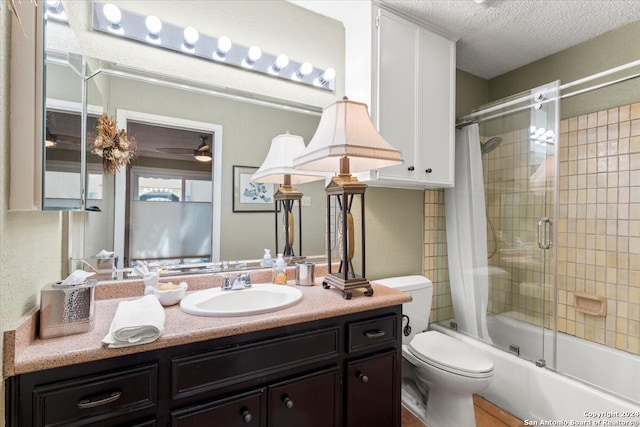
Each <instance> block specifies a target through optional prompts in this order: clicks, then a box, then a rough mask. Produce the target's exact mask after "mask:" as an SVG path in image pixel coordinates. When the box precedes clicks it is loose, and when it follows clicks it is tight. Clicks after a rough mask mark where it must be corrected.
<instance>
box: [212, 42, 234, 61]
mask: <svg viewBox="0 0 640 427" xmlns="http://www.w3.org/2000/svg"><path fill="white" fill-rule="evenodd" d="M232 47H233V43H231V39H230V38H229V37H227V36H222V37H220V38H219V39H218V44H217V45H216V51H215V52H213V59H217V60H220V61H223V60H224V58H225V57H226V56H227V52H229V51H230V50H231V48H232Z"/></svg>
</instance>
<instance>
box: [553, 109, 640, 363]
mask: <svg viewBox="0 0 640 427" xmlns="http://www.w3.org/2000/svg"><path fill="white" fill-rule="evenodd" d="M559 156H560V157H559V159H560V199H559V202H560V204H559V209H560V218H559V221H558V329H559V330H560V331H562V332H566V333H568V334H571V335H575V336H578V337H581V338H586V339H588V340H592V341H596V342H599V343H603V344H606V345H608V346H610V347H615V348H618V349H621V350H626V351H629V352H631V353H635V354H640V103H638V104H632V105H624V106H620V107H618V108H612V109H609V110H603V111H597V112H593V113H591V114H585V115H581V116H578V117H572V118H569V119H566V120H562V121H561V123H560V150H559ZM576 292H580V293H586V294H589V295H596V296H603V297H606V299H607V314H606V316H592V315H588V314H585V313H582V312H578V311H576V310H575V305H574V295H575V293H576Z"/></svg>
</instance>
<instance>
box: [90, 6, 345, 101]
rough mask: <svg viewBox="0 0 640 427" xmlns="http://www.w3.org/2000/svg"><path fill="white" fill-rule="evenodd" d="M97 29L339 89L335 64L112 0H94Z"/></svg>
mask: <svg viewBox="0 0 640 427" xmlns="http://www.w3.org/2000/svg"><path fill="white" fill-rule="evenodd" d="M114 8H115V9H114ZM116 10H117V12H116ZM93 29H94V30H97V31H102V32H104V33H106V34H110V35H113V36H118V37H124V38H127V39H130V40H135V41H138V42H142V43H145V44H147V45H150V46H155V47H161V48H164V49H169V50H173V51H175V52H179V53H182V54H186V55H193V56H197V57H199V58H203V59H206V60H208V61H211V62H215V63H219V64H226V65H231V66H235V67H238V68H242V69H244V70H247V71H255V72H258V73H262V74H266V75H269V76H274V77H280V78H283V79H287V80H289V81H292V82H295V83H302V84H306V85H309V86H314V87H317V88H320V89H325V90H330V91H333V90H335V76H336V72H335V70H334V69H333V68H327V69H326V70H322V69H319V68H315V67H314V66H313V65H312V64H311V63H309V62H296V61H292V60H290V59H289V58H288V57H287V56H286V55H284V54H280V55H273V54H270V53H267V52H263V51H262V50H261V49H260V48H259V47H258V46H255V45H254V46H240V45H237V44H235V43H233V42H232V41H231V40H230V39H229V38H228V37H226V36H221V37H218V38H216V37H211V36H208V35H206V34H202V33H200V32H198V30H197V29H196V28H194V27H185V28H183V27H178V26H176V25H172V24H170V23H167V22H162V21H161V20H160V19H159V18H158V17H156V16H142V15H138V14H136V13H133V12H129V11H126V10H123V9H120V8H118V7H117V6H115V5H113V4H111V3H99V2H94V3H93Z"/></svg>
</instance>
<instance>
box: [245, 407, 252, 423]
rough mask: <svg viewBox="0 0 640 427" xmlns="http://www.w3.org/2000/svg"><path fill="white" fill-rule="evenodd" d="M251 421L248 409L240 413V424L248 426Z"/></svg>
mask: <svg viewBox="0 0 640 427" xmlns="http://www.w3.org/2000/svg"><path fill="white" fill-rule="evenodd" d="M251 420H253V417H252V416H251V412H249V410H248V409H245V410H244V411H243V412H242V422H243V423H245V424H249V423H250V422H251Z"/></svg>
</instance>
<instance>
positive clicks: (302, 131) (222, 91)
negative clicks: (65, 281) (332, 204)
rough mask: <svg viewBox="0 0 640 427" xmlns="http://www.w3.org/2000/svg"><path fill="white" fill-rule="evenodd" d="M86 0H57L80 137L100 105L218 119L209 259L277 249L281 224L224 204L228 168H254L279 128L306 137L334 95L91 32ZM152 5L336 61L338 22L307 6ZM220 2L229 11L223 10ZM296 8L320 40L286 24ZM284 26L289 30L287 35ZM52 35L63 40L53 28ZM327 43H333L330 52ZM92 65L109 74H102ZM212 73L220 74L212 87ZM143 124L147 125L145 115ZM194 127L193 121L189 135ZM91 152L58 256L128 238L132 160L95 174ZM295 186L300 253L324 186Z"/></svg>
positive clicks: (340, 56) (309, 248) (82, 254)
mask: <svg viewBox="0 0 640 427" xmlns="http://www.w3.org/2000/svg"><path fill="white" fill-rule="evenodd" d="M91 3H92V2H64V1H63V4H64V6H65V9H66V12H67V16H68V18H69V23H70V24H69V27H70V28H71V29H72V32H75V33H76V35H77V41H75V42H74V43H75V44H74V43H71V46H70V50H69V51H70V52H76V51H80V52H82V56H83V59H84V61H85V63H86V64H89V66H88V69H87V70H85V73H86V74H85V75H86V76H90V77H87V85H86V92H87V93H86V97H87V99H88V100H89V101H88V102H87V117H88V122H87V123H86V132H87V136H88V139H87V142H90V138H91V136H90V135H89V134H90V133H91V132H92V130H93V128H94V127H95V122H94V123H93V124H92V123H90V121H91V120H95V117H97V115H95V116H94V118H93V119H92V111H94V112H95V114H98V113H101V112H105V113H107V114H109V115H111V116H113V117H120V115H121V114H125V115H126V114H133V115H136V114H137V115H146V116H150V117H162V118H172V119H175V120H178V121H180V120H182V121H193V122H198V123H207V124H209V125H216V126H220V129H221V131H220V132H219V133H220V134H221V141H222V143H221V152H222V154H221V159H219V160H220V162H221V166H220V168H219V173H220V176H221V178H220V182H219V184H220V194H219V196H218V197H216V198H213V199H212V202H211V203H212V207H213V210H214V212H213V214H212V216H213V217H214V218H215V216H216V213H215V212H216V209H219V211H218V212H219V213H218V215H219V226H216V225H214V224H212V225H211V236H212V245H211V246H212V250H211V259H212V260H213V261H225V262H226V264H227V265H229V266H233V265H234V261H238V260H241V261H242V260H257V259H259V258H261V256H262V253H263V249H264V248H270V249H271V250H272V253H274V254H275V253H277V252H278V249H277V248H275V247H274V246H275V230H281V229H282V227H280V225H279V224H277V223H275V224H274V221H275V219H274V216H275V215H274V214H273V212H234V211H233V209H232V206H233V200H234V194H233V167H234V166H243V167H255V168H257V167H259V166H260V165H261V163H262V161H263V160H264V157H265V156H266V153H267V152H268V149H269V146H270V143H271V139H272V138H273V137H274V136H276V135H278V134H281V133H284V132H287V131H288V132H290V133H292V134H297V135H301V136H302V137H303V138H304V139H305V141H307V142H308V141H309V140H310V139H311V137H312V136H313V133H314V132H315V128H316V126H317V123H318V120H319V117H320V112H321V108H322V106H324V105H328V104H329V103H331V102H333V101H334V100H335V98H336V97H337V96H338V95H336V94H335V93H331V92H327V91H320V90H318V89H314V88H308V87H298V86H296V85H295V83H288V82H284V81H280V79H272V78H270V77H261V76H256V75H254V74H252V73H251V72H247V71H243V70H230V69H229V67H225V66H220V65H216V64H212V63H209V62H207V61H204V60H195V59H193V58H189V57H187V56H185V55H181V54H177V53H166V52H162V51H158V50H157V49H154V48H152V47H147V46H145V45H144V44H140V43H136V42H132V41H127V40H123V39H118V38H114V37H113V36H110V35H104V34H99V33H96V32H94V31H92V30H91ZM115 3H116V4H118V5H121V7H134V8H138V9H139V10H137V12H138V13H144V12H143V9H144V7H146V6H145V3H146V2H118V1H115ZM185 3H189V4H193V5H194V7H195V9H198V8H203V7H206V8H213V9H216V10H217V9H220V10H217V13H216V14H215V17H211V16H213V15H211V14H207V16H209V15H211V16H209V17H208V18H207V22H206V23H204V22H202V19H201V17H202V16H204V15H203V14H202V13H193V10H192V8H186V7H182V6H183V5H184V4H185ZM161 6H162V7H159V8H155V6H154V10H153V12H154V13H157V14H158V15H160V14H163V16H173V17H174V18H175V20H176V21H184V22H187V20H191V19H193V20H194V21H193V22H194V23H195V24H196V25H197V26H199V25H202V28H205V27H207V28H210V27H212V26H214V25H213V23H212V22H213V21H215V20H217V21H216V25H215V28H216V30H218V29H219V30H220V31H227V32H228V35H230V36H233V37H232V38H234V39H235V38H236V34H235V33H234V32H240V31H243V32H244V33H245V34H244V35H243V36H242V37H246V38H250V39H252V40H260V43H271V45H272V49H279V48H277V47H273V46H286V47H287V53H289V54H290V55H291V56H292V57H296V58H303V57H305V56H310V59H311V60H312V61H313V62H314V64H315V63H318V64H323V63H325V64H327V65H331V66H336V67H337V68H338V69H343V64H344V51H343V45H344V42H343V40H344V32H343V27H342V25H341V24H340V23H337V22H336V21H333V20H330V19H328V18H325V17H321V16H319V15H315V14H310V16H306V15H307V14H309V13H310V12H308V11H303V9H300V8H298V7H296V6H294V5H291V4H289V3H287V2H273V4H272V5H271V6H269V8H268V10H267V11H266V12H259V11H256V10H254V9H253V8H250V7H248V6H247V5H245V4H243V3H242V2H240V3H238V2H206V4H205V3H202V2H170V1H168V2H163V4H162V5H161ZM195 9H194V10H195ZM227 9H232V10H231V11H230V12H229V11H228V10H227ZM236 9H238V10H236ZM240 9H241V10H242V13H240V12H241V11H240ZM283 9H286V10H283ZM198 10H199V9H198ZM225 13H232V14H233V16H234V17H236V18H234V20H233V24H231V23H229V22H227V21H229V20H228V19H225V18H224V14H225ZM258 13H261V14H262V15H264V14H265V13H266V14H267V15H269V19H267V20H265V23H266V22H268V24H265V25H264V26H261V27H259V28H256V27H255V25H254V23H255V20H254V19H253V18H251V16H252V15H256V14H258ZM300 13H304V14H305V19H304V21H305V26H307V27H309V26H310V27H313V28H314V29H317V31H316V32H319V33H323V34H324V35H325V36H324V40H323V41H318V40H317V38H312V37H311V36H310V35H309V36H307V35H306V34H307V33H306V32H305V33H304V34H302V35H301V34H300V32H299V28H298V29H296V26H295V25H293V26H292V25H290V23H291V20H292V19H295V17H296V16H298V14H300ZM284 17H286V18H284ZM212 20H213V21H212ZM285 20H286V25H284V24H285ZM302 21H303V20H301V22H302ZM205 24H206V25H205ZM241 27H242V28H244V29H241ZM249 27H250V29H249V30H248V31H247V28H249ZM292 34H296V35H297V36H296V37H291V35H292ZM60 39H61V40H66V39H69V38H68V37H64V36H63V37H60ZM309 39H311V40H309ZM247 43H248V42H247ZM61 44H62V41H60V43H56V47H57V50H61V49H60V45H61ZM48 45H49V44H48ZM265 46H266V45H265ZM335 46H338V48H337V50H336V47H335ZM265 49H266V48H265ZM310 52H311V53H310ZM101 70H111V71H113V72H111V73H104V72H102V71H101ZM145 70H146V71H145ZM219 79H222V80H225V81H226V82H225V83H224V84H222V85H221V84H220V83H219V82H218V80H219ZM211 82H217V84H216V83H213V84H212V83H211ZM337 83H338V86H337V88H336V92H337V93H339V94H340V95H341V94H342V93H343V92H344V89H343V87H344V86H343V84H344V83H343V82H342V81H340V80H337ZM227 84H228V86H227ZM123 112H124V113H123ZM98 115H99V114H98ZM126 122H127V120H122V121H121V120H118V126H119V127H121V128H122V127H125V126H127V123H126ZM145 124H150V125H154V124H157V123H154V122H153V120H152V121H150V122H146V123H145ZM164 126H166V124H164ZM200 131H201V130H200V129H196V132H197V133H199V132H200ZM195 145H197V144H194V146H193V148H196V147H195ZM92 157H94V155H92V154H91V153H90V152H87V154H86V164H87V168H86V171H85V173H86V176H85V178H84V179H86V181H87V185H90V184H91V183H94V187H95V188H99V189H100V190H99V191H92V190H89V189H87V191H86V196H87V200H86V207H89V208H92V210H91V211H89V212H87V211H78V212H71V213H69V224H68V227H66V228H67V229H68V230H69V239H67V240H68V242H69V245H68V246H69V247H68V248H67V252H68V256H66V257H65V256H63V259H69V258H73V259H77V258H83V259H90V258H92V257H93V256H94V255H95V254H96V253H97V252H98V251H100V250H102V249H106V250H108V251H112V250H114V248H116V247H119V246H121V247H123V248H124V247H126V246H129V244H128V243H124V244H122V245H121V244H119V243H118V239H121V240H122V241H127V239H129V237H130V236H129V235H128V234H129V233H130V228H129V226H130V224H129V222H130V217H129V212H128V210H127V209H128V208H127V207H126V206H127V203H129V205H130V204H131V203H132V200H131V197H132V196H131V195H132V194H133V191H132V190H131V182H132V180H131V176H132V175H131V171H132V170H133V168H132V169H131V170H129V171H128V172H127V174H126V176H124V177H120V176H119V175H118V174H116V176H112V175H104V174H100V173H99V171H100V168H99V163H97V162H96V161H95V159H93V158H92ZM214 161H215V160H214ZM133 166H134V167H141V164H140V163H136V164H134V165H133ZM119 180H120V182H119ZM123 183H124V188H125V193H124V194H126V199H124V202H123V199H122V198H121V196H119V195H118V191H116V190H117V189H118V188H121V187H122V186H123ZM299 189H300V190H301V191H302V192H303V193H304V194H305V199H306V200H308V201H309V202H310V206H304V207H303V208H302V211H303V214H302V215H303V221H302V223H303V230H302V233H301V234H302V241H303V248H302V252H303V253H302V254H303V255H305V256H313V255H314V254H323V253H324V233H325V231H324V222H325V221H324V202H325V195H324V184H323V182H322V181H319V182H315V183H310V184H305V185H304V186H300V188H299ZM123 203H124V206H125V208H124V209H123V208H122V204H123ZM119 204H120V207H118V206H119ZM123 212H124V213H123ZM212 222H214V220H212ZM118 224H125V225H124V229H122V227H120V231H118V227H119V226H118ZM297 238H299V237H297ZM129 241H130V240H129ZM279 241H280V242H283V241H284V238H282V237H281V238H279ZM216 242H219V243H218V244H216ZM154 245H157V243H156V244H154ZM127 251H128V250H127V249H124V250H123V252H122V253H119V254H118V256H119V266H120V267H124V266H128V265H129V264H130V260H129V258H130V255H129V254H128V252H127ZM320 256H321V257H322V255H320Z"/></svg>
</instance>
